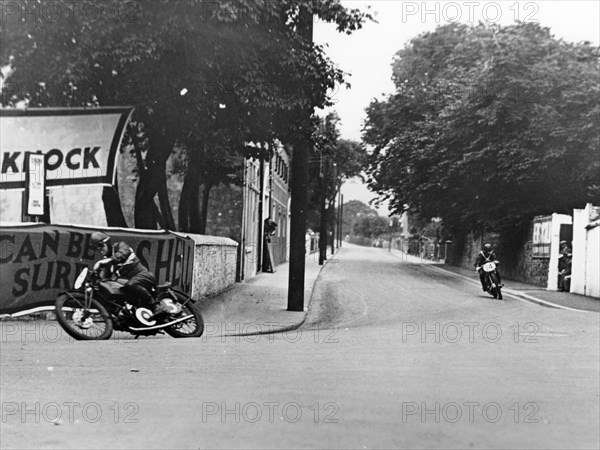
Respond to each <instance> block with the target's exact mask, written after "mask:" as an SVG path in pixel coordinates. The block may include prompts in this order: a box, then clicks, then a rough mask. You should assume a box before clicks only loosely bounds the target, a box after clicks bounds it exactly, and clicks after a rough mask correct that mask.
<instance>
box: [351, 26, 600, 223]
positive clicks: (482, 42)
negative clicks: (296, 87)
mask: <svg viewBox="0 0 600 450" xmlns="http://www.w3.org/2000/svg"><path fill="white" fill-rule="evenodd" d="M598 56H599V52H598V48H597V47H593V46H592V45H590V43H587V42H583V43H578V44H572V43H567V42H564V41H562V40H557V39H555V38H554V37H553V36H552V35H551V34H550V31H549V30H548V29H546V28H543V27H541V26H539V25H537V24H531V23H528V24H517V25H513V26H509V27H506V28H497V27H487V26H484V25H478V26H466V25H457V24H452V25H447V26H443V27H438V28H437V29H436V30H435V31H434V32H431V33H425V34H422V35H420V36H418V37H417V38H415V39H413V40H412V41H411V43H410V44H409V45H408V46H407V47H406V48H404V49H403V50H401V51H399V52H398V53H397V54H396V57H395V59H394V65H393V79H394V82H395V85H396V92H395V94H393V95H391V96H390V97H389V98H387V99H386V100H384V101H374V102H373V103H371V105H370V106H369V108H368V119H367V122H366V126H365V129H364V134H363V139H364V141H365V142H366V143H367V144H369V145H371V146H372V148H373V151H372V154H371V156H370V167H369V184H370V186H371V187H372V188H373V189H375V190H376V191H377V192H379V193H380V194H382V195H383V196H385V197H387V198H389V199H390V201H391V206H392V208H394V209H395V211H397V212H400V211H402V209H403V208H404V204H409V205H410V206H411V207H412V208H413V209H414V210H416V211H417V212H418V213H419V214H420V215H421V216H422V217H424V218H431V217H442V218H443V220H444V224H445V225H446V226H447V227H449V228H451V229H452V230H454V231H459V230H460V231H466V230H469V229H470V230H475V229H479V228H480V227H482V226H487V227H497V228H503V227H510V226H512V225H514V224H519V223H521V222H523V221H526V220H529V219H530V218H531V217H532V216H534V215H537V214H548V213H552V212H569V211H570V210H571V209H572V208H573V207H576V206H578V205H581V204H584V203H586V202H598V201H599V200H600V191H599V186H598V181H597V180H598V179H600V161H598V158H597V154H598V150H599V148H600V146H599V141H598V134H597V130H596V126H597V123H598V119H599V118H600V106H599V105H600V104H599V97H598V93H599V77H598Z"/></svg>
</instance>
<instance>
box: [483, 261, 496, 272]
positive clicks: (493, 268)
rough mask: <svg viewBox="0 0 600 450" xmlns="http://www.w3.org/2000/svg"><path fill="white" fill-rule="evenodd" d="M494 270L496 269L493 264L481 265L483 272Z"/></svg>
mask: <svg viewBox="0 0 600 450" xmlns="http://www.w3.org/2000/svg"><path fill="white" fill-rule="evenodd" d="M495 269H496V264H494V263H493V262H489V263H485V264H484V265H483V270H485V271H486V272H492V271H494V270H495Z"/></svg>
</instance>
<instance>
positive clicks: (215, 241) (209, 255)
mask: <svg viewBox="0 0 600 450" xmlns="http://www.w3.org/2000/svg"><path fill="white" fill-rule="evenodd" d="M187 236H189V237H190V238H192V239H193V240H194V242H195V244H196V247H195V250H194V275H193V279H192V292H191V295H192V297H194V298H195V299H199V300H201V299H202V298H203V297H208V296H211V295H215V294H218V293H219V292H222V291H224V290H225V289H227V288H229V287H230V286H232V285H233V284H235V272H236V262H237V252H238V245H239V244H238V243H237V242H235V241H234V240H232V239H229V238H224V237H217V236H204V235H198V234H188V235H187Z"/></svg>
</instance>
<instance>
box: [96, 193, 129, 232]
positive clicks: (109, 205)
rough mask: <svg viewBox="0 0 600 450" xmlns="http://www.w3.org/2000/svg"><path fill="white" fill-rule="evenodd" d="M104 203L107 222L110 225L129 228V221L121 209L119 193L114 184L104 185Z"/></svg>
mask: <svg viewBox="0 0 600 450" xmlns="http://www.w3.org/2000/svg"><path fill="white" fill-rule="evenodd" d="M102 203H104V211H105V213H106V223H107V225H108V226H109V227H121V228H127V222H126V221H125V216H124V215H123V209H121V201H120V200H119V194H118V193H117V191H116V189H115V188H113V187H112V186H104V188H103V189H102Z"/></svg>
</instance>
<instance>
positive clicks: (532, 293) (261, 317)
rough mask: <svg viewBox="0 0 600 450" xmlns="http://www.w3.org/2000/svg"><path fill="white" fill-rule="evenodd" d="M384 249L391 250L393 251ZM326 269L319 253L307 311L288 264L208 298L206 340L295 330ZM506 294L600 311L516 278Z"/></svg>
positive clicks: (444, 267) (313, 259)
mask: <svg viewBox="0 0 600 450" xmlns="http://www.w3.org/2000/svg"><path fill="white" fill-rule="evenodd" d="M381 251H386V252H388V251H389V250H388V249H382V250H381ZM390 253H392V254H393V255H394V256H396V257H398V258H400V259H401V260H403V261H405V262H410V263H415V264H427V265H429V266H430V267H431V268H432V269H433V270H441V271H444V272H447V273H452V274H453V275H455V276H457V277H460V278H462V279H467V280H469V281H471V282H472V283H473V284H474V285H475V286H477V287H478V288H479V286H480V282H479V277H478V276H477V275H476V274H475V271H474V270H469V269H465V268H462V267H456V266H451V265H449V264H441V263H437V262H432V261H429V260H425V259H421V258H419V257H416V256H412V255H407V254H406V253H404V252H401V251H399V250H393V249H392V250H391V252H390ZM335 261H336V260H335V259H331V260H328V261H327V262H326V263H325V264H324V265H323V266H320V265H319V263H318V253H313V254H311V255H309V256H307V258H306V275H305V291H304V292H305V293H304V311H298V312H294V311H287V309H286V308H287V290H288V274H289V263H284V264H281V265H279V266H277V267H276V269H277V271H276V272H275V273H259V274H258V275H256V276H255V277H254V278H251V279H250V280H249V281H247V282H243V283H236V284H235V285H234V286H233V287H232V288H230V289H228V290H227V291H225V292H222V293H220V294H219V295H216V296H214V297H212V298H209V299H206V300H203V301H202V302H201V303H200V304H201V309H202V315H203V317H204V321H205V332H204V333H205V336H222V337H225V336H250V335H258V334H267V333H275V332H284V331H290V330H294V329H296V328H298V327H300V326H301V325H302V324H303V323H304V321H305V320H306V314H307V312H308V307H309V305H310V299H311V294H312V291H313V288H314V285H315V283H316V281H317V279H318V277H319V274H320V272H321V269H322V268H323V267H325V265H327V264H333V263H335ZM503 283H504V285H505V286H504V288H503V289H502V292H503V294H504V295H507V294H508V295H510V296H513V297H517V298H519V299H521V300H525V301H528V302H533V303H537V304H539V305H542V306H547V307H551V308H560V309H569V310H578V311H589V312H600V299H596V298H593V297H585V296H583V295H577V294H571V293H569V292H555V291H548V290H546V289H543V288H541V287H539V286H534V285H532V284H527V283H522V282H518V281H513V280H504V279H503Z"/></svg>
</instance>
